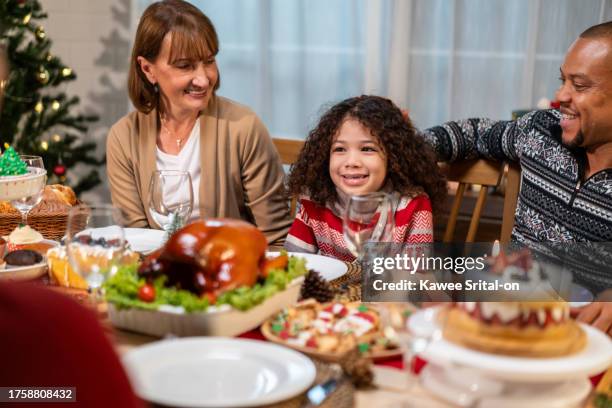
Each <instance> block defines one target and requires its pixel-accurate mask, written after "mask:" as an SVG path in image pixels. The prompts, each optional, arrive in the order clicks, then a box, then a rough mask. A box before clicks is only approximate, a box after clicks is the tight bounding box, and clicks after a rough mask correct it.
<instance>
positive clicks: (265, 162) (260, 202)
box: [106, 96, 291, 246]
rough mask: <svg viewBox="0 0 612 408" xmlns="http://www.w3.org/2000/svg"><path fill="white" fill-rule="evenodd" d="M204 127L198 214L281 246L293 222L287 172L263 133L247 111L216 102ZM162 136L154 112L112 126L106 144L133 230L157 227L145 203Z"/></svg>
mask: <svg viewBox="0 0 612 408" xmlns="http://www.w3.org/2000/svg"><path fill="white" fill-rule="evenodd" d="M199 120H200V146H201V150H200V158H201V168H202V176H201V177H200V180H201V181H200V191H199V194H200V195H199V197H200V214H201V215H202V217H206V218H212V217H226V218H240V219H243V220H247V221H249V222H252V223H254V224H255V225H257V227H259V229H260V230H261V231H262V232H263V233H264V234H265V235H266V238H267V239H268V243H269V244H270V245H275V246H276V245H282V243H283V241H284V239H285V236H286V235H287V231H288V230H289V226H290V224H291V219H290V217H289V208H288V205H287V200H286V199H285V195H284V187H283V176H284V173H283V169H282V166H281V163H280V158H279V156H278V153H277V151H276V149H275V147H274V145H273V144H272V141H271V139H270V136H269V134H268V131H267V129H266V127H265V126H264V124H263V123H262V122H261V121H260V119H259V118H258V117H257V115H255V113H254V112H252V111H251V110H250V109H249V108H247V107H245V106H242V105H239V104H237V103H235V102H233V101H230V100H229V99H226V98H223V97H219V96H213V97H212V99H211V100H210V102H209V104H208V107H207V108H206V109H205V110H204V111H203V112H202V113H201V115H200V119H199ZM157 132H158V121H157V111H155V110H153V111H152V112H150V113H149V114H144V113H141V112H131V113H129V114H128V115H126V116H125V117H123V118H122V119H120V120H119V121H118V122H117V123H115V124H114V125H113V127H112V128H111V130H110V133H109V135H108V139H107V142H106V169H107V173H108V180H109V184H110V190H111V198H112V201H113V204H114V205H115V206H117V207H119V208H121V209H123V210H124V211H125V213H126V214H127V217H128V224H129V225H130V226H132V227H148V226H151V227H157V224H155V222H154V221H153V219H152V218H151V215H150V214H149V210H148V204H147V203H148V201H149V198H148V197H149V183H150V179H151V174H152V173H153V172H154V171H155V170H156V156H155V154H156V136H157ZM194 193H195V192H194Z"/></svg>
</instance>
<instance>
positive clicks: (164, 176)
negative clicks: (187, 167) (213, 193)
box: [149, 170, 193, 239]
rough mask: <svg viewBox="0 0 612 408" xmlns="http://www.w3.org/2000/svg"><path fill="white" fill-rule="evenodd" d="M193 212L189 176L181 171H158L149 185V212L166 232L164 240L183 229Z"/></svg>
mask: <svg viewBox="0 0 612 408" xmlns="http://www.w3.org/2000/svg"><path fill="white" fill-rule="evenodd" d="M192 210H193V187H192V185H191V176H190V175H189V173H188V172H186V171H181V170H158V171H155V172H154V173H153V176H152V177H151V184H150V185H149V211H150V212H151V216H152V217H153V219H154V220H155V222H156V223H157V224H158V225H159V226H160V227H162V229H163V230H164V231H166V239H168V237H169V236H170V235H172V234H173V233H174V232H175V231H176V230H178V229H179V228H181V227H183V226H184V225H185V224H186V223H187V221H188V220H189V217H190V216H191V211H192Z"/></svg>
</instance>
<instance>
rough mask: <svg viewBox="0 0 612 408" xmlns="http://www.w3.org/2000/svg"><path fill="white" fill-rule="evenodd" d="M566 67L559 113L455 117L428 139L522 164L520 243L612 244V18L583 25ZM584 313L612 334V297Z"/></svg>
mask: <svg viewBox="0 0 612 408" xmlns="http://www.w3.org/2000/svg"><path fill="white" fill-rule="evenodd" d="M560 70H561V76H560V80H561V85H560V87H559V89H558V91H557V95H556V97H557V99H558V101H559V102H560V110H559V111H557V110H545V111H535V112H531V113H529V114H527V115H525V116H523V117H522V118H521V119H519V120H517V121H508V122H505V121H502V122H496V121H491V120H488V119H468V120H463V121H458V122H448V123H446V124H444V125H442V126H438V127H434V128H431V129H428V130H426V131H425V132H424V137H425V138H426V139H427V140H428V141H429V142H430V143H431V144H432V145H433V146H434V147H435V149H436V152H437V154H438V156H439V158H440V159H441V160H444V161H454V160H459V159H467V158H474V157H485V158H489V159H494V160H510V161H518V162H519V163H520V166H521V170H522V173H521V188H520V192H519V199H518V204H517V209H516V214H515V226H514V229H513V231H512V239H513V241H516V242H518V243H522V244H526V245H533V244H536V243H540V242H557V243H565V242H610V241H612V22H607V23H603V24H599V25H596V26H593V27H591V28H589V29H587V30H586V31H584V32H583V33H582V34H581V35H580V37H579V38H578V39H577V40H576V41H575V42H574V43H573V44H572V45H571V46H570V48H569V50H568V52H567V55H566V57H565V60H564V62H563V64H562V65H561V69H560ZM608 264H609V263H608ZM578 278H579V279H580V280H581V281H582V282H585V283H586V284H587V285H588V286H590V287H592V288H598V289H599V290H602V289H609V288H612V271H610V272H607V273H601V272H598V273H590V274H589V273H587V272H585V273H578ZM579 319H580V320H583V321H586V322H588V323H592V324H594V325H595V326H596V327H598V328H600V329H601V330H603V331H604V332H607V333H609V334H612V303H608V302H605V303H604V302H598V303H593V304H591V305H590V306H587V307H585V308H583V309H582V310H581V311H580V314H579Z"/></svg>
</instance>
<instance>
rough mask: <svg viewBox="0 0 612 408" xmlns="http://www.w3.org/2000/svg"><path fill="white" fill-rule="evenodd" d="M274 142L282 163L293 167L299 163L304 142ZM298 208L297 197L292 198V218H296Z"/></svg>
mask: <svg viewBox="0 0 612 408" xmlns="http://www.w3.org/2000/svg"><path fill="white" fill-rule="evenodd" d="M272 142H273V143H274V146H276V150H278V154H279V155H280V158H281V163H283V164H287V165H291V164H293V163H295V162H296V161H297V158H298V157H299V155H300V152H301V151H302V148H303V147H304V141H303V140H294V139H280V138H272ZM296 208H297V197H291V203H290V210H291V217H295V211H296Z"/></svg>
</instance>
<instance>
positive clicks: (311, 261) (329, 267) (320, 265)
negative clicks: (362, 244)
mask: <svg viewBox="0 0 612 408" xmlns="http://www.w3.org/2000/svg"><path fill="white" fill-rule="evenodd" d="M278 254H279V253H278V252H267V255H269V256H278ZM288 254H289V255H293V256H297V257H300V258H306V268H308V269H314V270H315V271H317V272H319V273H320V274H321V276H322V277H323V279H325V280H327V281H332V280H334V279H338V278H339V277H341V276H342V275H344V274H345V273H346V272H347V271H348V266H346V264H345V263H344V262H342V261H340V260H338V259H334V258H330V257H328V256H323V255H315V254H305V253H302V252H288Z"/></svg>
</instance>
